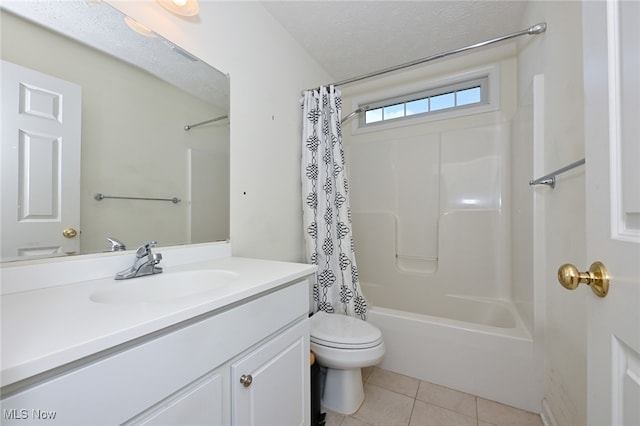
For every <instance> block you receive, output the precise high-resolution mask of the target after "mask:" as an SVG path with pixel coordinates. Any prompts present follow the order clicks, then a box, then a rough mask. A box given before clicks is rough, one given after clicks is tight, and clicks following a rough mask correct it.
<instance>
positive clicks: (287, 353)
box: [231, 319, 309, 426]
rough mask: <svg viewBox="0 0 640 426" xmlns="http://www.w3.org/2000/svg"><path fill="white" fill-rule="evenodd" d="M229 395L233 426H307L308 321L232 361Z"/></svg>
mask: <svg viewBox="0 0 640 426" xmlns="http://www.w3.org/2000/svg"><path fill="white" fill-rule="evenodd" d="M231 395H232V396H231V398H232V399H231V404H232V408H231V409H232V417H231V418H232V422H233V424H235V425H238V426H249V425H256V426H293V425H308V424H309V325H308V319H304V320H302V321H301V322H299V323H298V324H296V325H295V326H293V327H291V328H289V329H288V330H286V331H284V332H283V333H281V334H279V335H278V336H276V337H275V338H273V339H271V340H269V341H268V342H267V343H265V344H264V345H262V346H259V347H258V348H256V349H255V350H253V351H251V352H250V353H249V354H247V355H246V356H244V357H242V358H240V359H239V360H238V361H236V362H234V363H233V364H232V366H231Z"/></svg>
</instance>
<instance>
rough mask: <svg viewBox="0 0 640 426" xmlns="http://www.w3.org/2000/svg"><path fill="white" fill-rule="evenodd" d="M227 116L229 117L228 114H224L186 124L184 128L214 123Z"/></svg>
mask: <svg viewBox="0 0 640 426" xmlns="http://www.w3.org/2000/svg"><path fill="white" fill-rule="evenodd" d="M227 118H229V117H228V116H226V115H223V116H220V117H216V118H212V119H211V120H206V121H201V122H199V123H193V124H186V125H185V126H184V130H185V131H187V130H189V129H193V128H194V127H198V126H202V125H203V124H209V123H214V122H216V121H220V120H226V119H227Z"/></svg>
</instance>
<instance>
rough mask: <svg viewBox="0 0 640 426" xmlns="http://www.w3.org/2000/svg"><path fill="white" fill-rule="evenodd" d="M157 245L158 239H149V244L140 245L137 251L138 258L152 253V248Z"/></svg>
mask: <svg viewBox="0 0 640 426" xmlns="http://www.w3.org/2000/svg"><path fill="white" fill-rule="evenodd" d="M157 245H158V243H157V242H156V241H149V242H148V243H147V244H145V245H143V246H140V247H138V251H136V256H137V257H138V258H141V257H144V256H147V255H149V254H151V248H152V247H155V246H157Z"/></svg>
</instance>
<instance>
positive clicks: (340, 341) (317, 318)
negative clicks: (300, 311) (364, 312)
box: [310, 311, 382, 349]
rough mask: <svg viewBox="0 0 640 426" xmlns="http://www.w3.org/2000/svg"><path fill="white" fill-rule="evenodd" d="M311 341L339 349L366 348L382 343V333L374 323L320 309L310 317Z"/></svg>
mask: <svg viewBox="0 0 640 426" xmlns="http://www.w3.org/2000/svg"><path fill="white" fill-rule="evenodd" d="M310 322H311V333H310V334H311V335H310V340H311V342H313V343H315V344H318V345H322V346H326V347H331V348H338V349H366V348H373V347H375V346H378V345H380V344H381V343H382V333H381V332H380V330H379V329H378V328H376V327H374V326H373V325H371V324H369V323H367V322H365V321H363V320H361V319H358V318H353V317H349V316H346V315H340V314H328V313H326V312H323V311H319V312H317V313H316V314H314V315H313V316H311V319H310Z"/></svg>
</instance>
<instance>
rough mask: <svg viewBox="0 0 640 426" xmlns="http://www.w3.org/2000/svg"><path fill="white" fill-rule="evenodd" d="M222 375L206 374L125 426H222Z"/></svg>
mask: <svg viewBox="0 0 640 426" xmlns="http://www.w3.org/2000/svg"><path fill="white" fill-rule="evenodd" d="M222 398H223V396H222V376H221V375H220V374H218V373H217V372H216V371H214V372H211V373H209V374H207V375H206V376H205V377H203V378H201V379H200V380H197V381H196V382H194V383H192V384H191V385H189V386H187V387H186V388H185V389H183V390H181V391H179V392H176V394H175V395H172V396H170V397H169V398H167V399H166V400H164V401H162V402H160V403H158V404H157V405H156V406H155V407H152V408H151V409H149V410H147V411H145V412H144V413H142V414H141V415H139V416H136V417H135V418H133V419H131V420H130V421H128V422H126V423H125V425H145V426H152V425H162V426H166V425H193V426H195V425H221V424H222V410H223V402H222V401H223V399H222Z"/></svg>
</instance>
